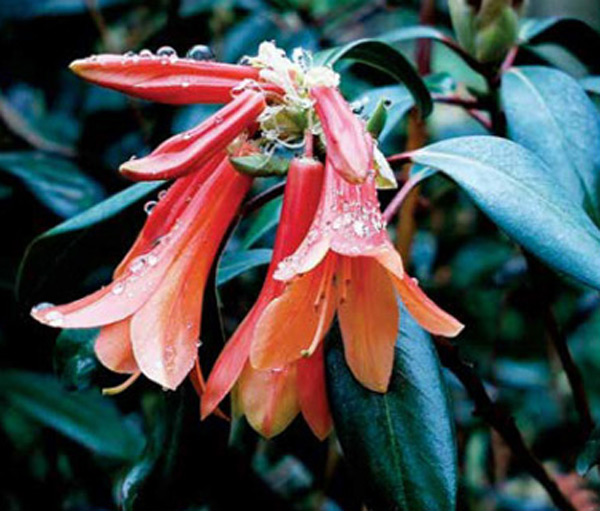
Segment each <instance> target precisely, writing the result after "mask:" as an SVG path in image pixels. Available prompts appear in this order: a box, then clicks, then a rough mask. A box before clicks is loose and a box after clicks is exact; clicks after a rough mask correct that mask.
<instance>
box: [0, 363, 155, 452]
mask: <svg viewBox="0 0 600 511" xmlns="http://www.w3.org/2000/svg"><path fill="white" fill-rule="evenodd" d="M0 399H2V401H4V402H5V403H7V404H8V405H9V406H13V407H15V408H16V409H17V410H19V411H20V412H22V413H24V414H26V415H28V416H29V417H31V418H32V419H34V420H36V421H37V422H39V423H40V424H43V425H44V426H48V427H51V428H53V429H56V430H57V431H59V432H60V433H62V434H63V435H65V436H67V437H69V438H71V439H72V440H74V441H76V442H79V443H80V444H83V445H85V446H86V447H87V448H89V449H91V450H92V451H94V452H95V453H97V454H99V455H102V456H106V457H108V458H114V459H118V460H130V459H133V458H135V457H136V456H138V454H139V453H140V452H141V450H142V448H143V440H142V436H141V435H140V432H139V431H138V430H137V429H136V428H134V427H133V425H132V424H130V423H129V422H127V421H126V420H125V419H124V418H123V416H122V415H121V414H120V413H119V412H118V411H117V408H116V407H115V406H114V404H113V403H112V402H111V401H110V400H109V399H107V398H104V397H102V396H101V395H100V394H99V393H98V392H88V391H86V392H77V393H73V392H68V391H66V390H65V389H64V388H63V387H62V386H61V385H60V383H59V382H58V381H57V380H56V379H54V378H52V377H50V376H46V375H41V374H35V373H29V372H25V371H14V370H13V371H5V372H2V373H0Z"/></svg>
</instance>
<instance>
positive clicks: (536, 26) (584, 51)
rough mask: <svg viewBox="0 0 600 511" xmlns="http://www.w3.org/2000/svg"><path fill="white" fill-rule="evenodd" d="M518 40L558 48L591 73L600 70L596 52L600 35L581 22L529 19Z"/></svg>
mask: <svg viewBox="0 0 600 511" xmlns="http://www.w3.org/2000/svg"><path fill="white" fill-rule="evenodd" d="M519 39H520V40H521V42H522V43H523V44H526V45H539V44H554V45H558V46H560V47H562V48H564V49H565V50H567V51H568V52H569V53H571V54H572V55H573V56H575V57H576V58H577V59H578V60H579V61H580V62H582V63H583V64H585V65H586V66H587V67H588V69H589V70H590V71H591V72H594V73H597V72H598V71H599V70H600V62H599V61H598V52H597V49H598V47H599V46H600V33H599V32H597V31H596V30H594V29H593V28H592V27H591V26H590V25H588V24H587V23H586V22H585V21H582V20H580V19H576V18H558V17H557V18H542V19H528V20H525V22H524V23H523V25H522V26H521V30H520V34H519Z"/></svg>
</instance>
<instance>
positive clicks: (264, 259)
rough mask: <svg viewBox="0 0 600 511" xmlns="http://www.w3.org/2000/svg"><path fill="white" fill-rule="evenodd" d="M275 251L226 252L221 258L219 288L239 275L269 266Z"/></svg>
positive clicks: (218, 275) (263, 249)
mask: <svg viewBox="0 0 600 511" xmlns="http://www.w3.org/2000/svg"><path fill="white" fill-rule="evenodd" d="M272 255H273V251H272V250H270V249H267V248H256V249H253V250H245V251H236V252H226V253H225V254H223V257H222V258H221V263H220V265H219V271H218V272H217V286H221V285H223V284H225V283H226V282H229V281H230V280H231V279H234V278H235V277H237V276H238V275H241V274H242V273H244V272H246V271H248V270H250V269H252V268H254V267H256V266H262V265H264V264H269V262H270V261H271V257H272Z"/></svg>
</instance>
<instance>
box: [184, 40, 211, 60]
mask: <svg viewBox="0 0 600 511" xmlns="http://www.w3.org/2000/svg"><path fill="white" fill-rule="evenodd" d="M185 58H186V59H192V60H215V54H214V53H213V51H212V50H211V49H210V47H209V46H206V45H204V44H196V45H195V46H192V47H191V48H190V49H189V50H188V52H187V53H186V54H185Z"/></svg>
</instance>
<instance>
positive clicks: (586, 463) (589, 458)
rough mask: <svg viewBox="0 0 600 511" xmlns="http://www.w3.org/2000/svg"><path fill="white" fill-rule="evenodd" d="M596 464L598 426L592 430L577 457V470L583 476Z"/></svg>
mask: <svg viewBox="0 0 600 511" xmlns="http://www.w3.org/2000/svg"><path fill="white" fill-rule="evenodd" d="M598 464H600V428H596V429H594V431H592V434H591V435H590V438H588V440H587V442H586V443H585V445H584V447H583V450H582V451H581V453H580V454H579V456H578V457H577V472H579V474H580V475H582V476H583V475H585V474H587V473H588V472H589V471H590V470H591V469H592V468H594V467H595V466H596V465H598Z"/></svg>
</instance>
